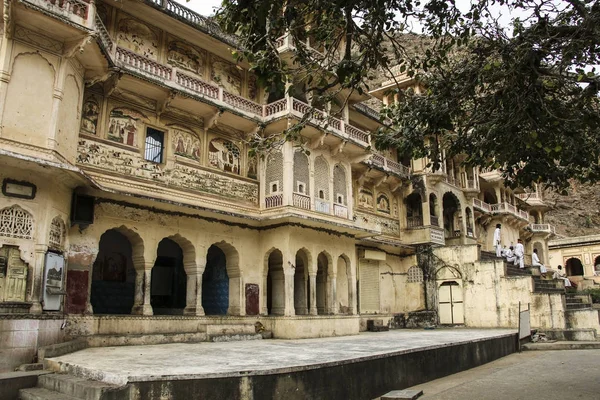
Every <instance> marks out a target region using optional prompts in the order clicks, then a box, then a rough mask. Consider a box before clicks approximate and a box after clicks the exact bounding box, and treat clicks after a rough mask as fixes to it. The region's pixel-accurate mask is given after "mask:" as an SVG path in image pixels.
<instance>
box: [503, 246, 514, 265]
mask: <svg viewBox="0 0 600 400" xmlns="http://www.w3.org/2000/svg"><path fill="white" fill-rule="evenodd" d="M504 256H505V257H506V262H508V263H513V264H514V263H515V260H516V259H517V258H516V257H515V252H514V248H513V247H512V246H510V247H509V248H508V250H506V251H505V252H504Z"/></svg>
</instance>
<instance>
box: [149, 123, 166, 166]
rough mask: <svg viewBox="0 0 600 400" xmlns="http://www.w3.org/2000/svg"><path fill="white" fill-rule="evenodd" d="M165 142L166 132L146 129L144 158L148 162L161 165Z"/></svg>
mask: <svg viewBox="0 0 600 400" xmlns="http://www.w3.org/2000/svg"><path fill="white" fill-rule="evenodd" d="M164 141H165V134H164V132H161V131H159V130H156V129H153V128H146V144H145V147H144V158H145V159H146V160H148V161H151V162H155V163H159V164H160V163H161V162H162V161H163V149H164Z"/></svg>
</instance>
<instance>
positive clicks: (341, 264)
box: [335, 254, 350, 314]
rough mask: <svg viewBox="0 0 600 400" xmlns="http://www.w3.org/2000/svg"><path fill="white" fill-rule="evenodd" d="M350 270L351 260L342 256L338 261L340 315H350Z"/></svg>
mask: <svg viewBox="0 0 600 400" xmlns="http://www.w3.org/2000/svg"><path fill="white" fill-rule="evenodd" d="M349 269H350V260H349V259H348V257H347V256H346V255H343V254H342V255H341V256H339V257H338V259H337V280H336V282H335V283H336V297H337V303H338V312H339V313H340V314H349V313H350V282H349V281H348V278H349V276H350V274H349V272H350V271H349Z"/></svg>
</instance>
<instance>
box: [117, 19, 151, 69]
mask: <svg viewBox="0 0 600 400" xmlns="http://www.w3.org/2000/svg"><path fill="white" fill-rule="evenodd" d="M117 43H118V45H119V46H121V47H124V48H126V49H128V50H131V51H133V52H135V53H138V54H141V55H143V56H145V57H148V58H151V59H153V60H156V59H157V58H158V34H157V33H156V32H155V31H154V30H152V29H151V28H150V27H148V26H147V25H145V24H143V23H142V22H140V21H138V20H135V19H133V18H123V19H122V20H120V21H119V28H118V33H117Z"/></svg>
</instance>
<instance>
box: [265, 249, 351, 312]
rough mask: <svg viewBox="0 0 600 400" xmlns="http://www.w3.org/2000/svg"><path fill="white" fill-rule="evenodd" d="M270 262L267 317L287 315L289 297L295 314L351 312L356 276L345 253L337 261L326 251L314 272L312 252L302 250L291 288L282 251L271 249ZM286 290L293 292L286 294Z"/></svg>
mask: <svg viewBox="0 0 600 400" xmlns="http://www.w3.org/2000/svg"><path fill="white" fill-rule="evenodd" d="M266 259H267V276H266V285H265V287H266V309H264V310H263V313H264V314H268V315H284V314H285V299H286V296H289V298H290V299H293V310H294V314H295V315H309V314H311V315H327V314H337V313H342V314H347V313H351V310H352V307H351V301H352V300H351V299H352V295H351V293H350V289H351V287H352V282H351V276H352V273H351V271H350V265H351V264H350V259H349V258H348V256H346V255H344V254H342V255H341V256H339V257H338V258H337V260H335V261H334V260H333V258H332V257H331V255H329V253H327V252H325V251H323V252H321V253H319V254H318V256H317V268H316V271H313V268H312V265H311V262H312V258H311V256H310V252H309V251H308V250H307V249H305V248H302V249H300V250H298V251H297V252H296V255H295V258H294V261H295V262H294V264H292V265H291V267H292V270H293V278H291V279H289V281H290V282H291V286H290V285H287V284H286V277H285V271H284V265H283V254H282V252H281V251H280V250H279V249H271V250H270V251H269V252H268V253H267V256H266ZM311 271H313V272H311ZM286 290H289V291H290V293H289V294H288V293H286ZM292 293H293V296H292Z"/></svg>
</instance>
